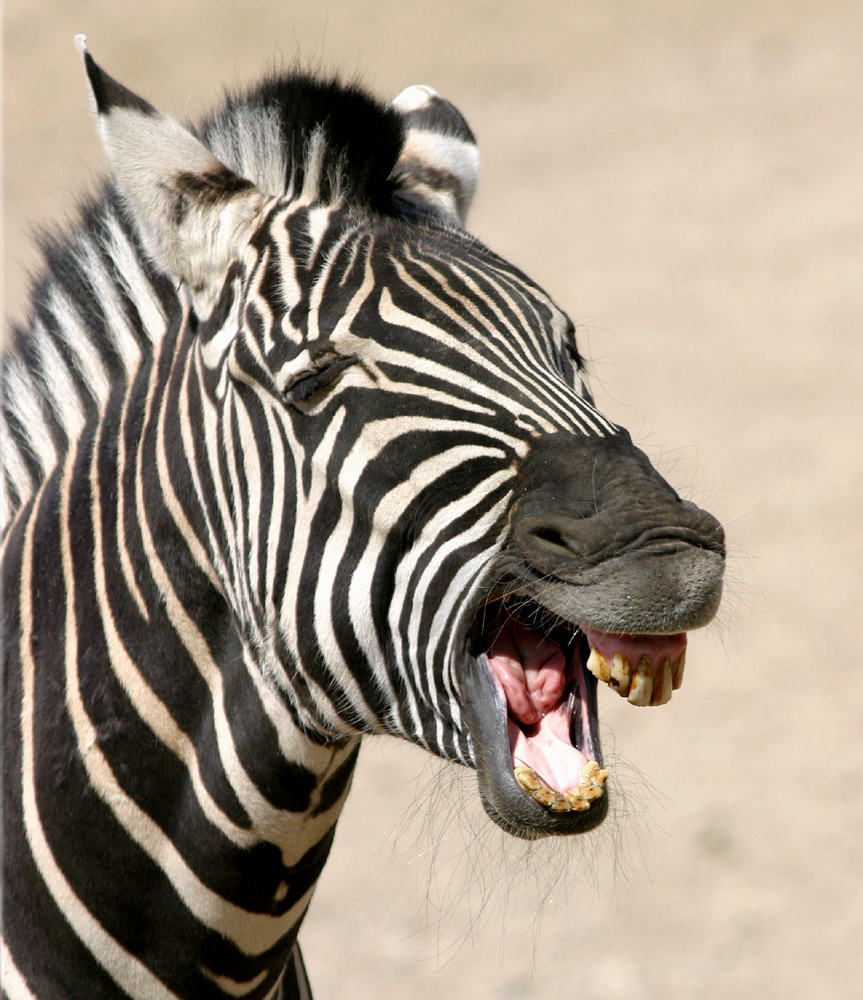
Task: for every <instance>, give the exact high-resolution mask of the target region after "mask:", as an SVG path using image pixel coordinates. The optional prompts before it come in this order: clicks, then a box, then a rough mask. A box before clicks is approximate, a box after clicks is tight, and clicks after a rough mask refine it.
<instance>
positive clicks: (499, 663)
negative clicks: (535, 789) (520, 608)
mask: <svg viewBox="0 0 863 1000" xmlns="http://www.w3.org/2000/svg"><path fill="white" fill-rule="evenodd" d="M492 634H493V635H494V638H493V640H492V643H491V648H490V649H489V650H488V651H487V653H486V655H487V657H488V662H489V666H490V667H491V670H492V673H493V674H494V676H495V677H496V678H497V680H498V681H499V682H500V685H501V687H502V688H503V694H504V697H505V699H506V706H507V712H508V715H509V720H508V729H509V745H510V750H511V752H512V761H513V766H518V765H520V764H524V765H526V766H528V767H531V768H533V770H534V771H536V773H537V774H538V775H539V776H540V777H541V778H542V780H543V781H544V782H545V783H546V784H547V785H548V786H549V788H553V789H554V790H555V791H559V792H566V791H569V790H570V789H575V788H577V787H578V784H579V782H580V781H581V778H582V768H583V767H584V765H585V764H586V763H587V757H585V756H584V754H583V753H581V751H580V750H577V749H576V748H575V747H574V746H573V745H572V743H571V742H570V737H569V720H570V715H571V711H570V708H569V707H568V706H565V705H563V704H562V703H561V698H562V696H563V693H564V690H565V689H566V657H565V656H564V653H563V651H562V650H561V649H560V647H559V646H556V645H555V644H554V643H553V642H551V641H550V640H549V639H546V638H545V637H544V636H542V635H541V634H539V633H538V632H534V631H532V630H531V629H529V628H528V627H527V626H526V625H524V624H522V623H521V622H520V621H518V620H517V619H515V618H504V617H503V616H501V618H500V620H499V621H498V622H496V623H495V624H494V627H493V629H492ZM575 655H576V656H577V654H575ZM579 669H580V667H579ZM583 689H584V685H583V684H578V685H577V687H576V691H577V692H578V695H580V696H581V697H582V698H583V694H582V692H583ZM567 700H569V699H567ZM582 712H583V715H582V718H587V705H586V704H585V705H582Z"/></svg>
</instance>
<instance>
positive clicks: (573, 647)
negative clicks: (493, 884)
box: [464, 596, 686, 838]
mask: <svg viewBox="0 0 863 1000" xmlns="http://www.w3.org/2000/svg"><path fill="white" fill-rule="evenodd" d="M685 647H686V633H684V632H680V633H675V634H668V635H634V634H632V635H623V634H615V633H610V632H601V631H598V630H596V629H593V628H589V627H587V626H580V625H578V624H575V623H572V622H568V621H566V620H565V619H563V618H560V617H558V616H556V615H554V614H553V613H552V612H551V611H549V610H548V609H547V608H545V607H543V606H542V605H540V604H539V603H537V602H535V601H533V600H531V599H530V598H527V597H523V596H512V597H503V598H500V599H491V600H489V601H487V602H486V604H485V605H484V607H483V609H482V611H481V612H480V614H479V616H478V618H477V620H476V624H475V627H474V634H473V638H472V641H471V646H470V650H471V655H470V656H469V657H468V663H467V669H466V671H465V695H466V701H465V706H464V707H465V718H466V721H467V724H468V728H469V730H470V732H471V737H472V740H473V746H474V755H475V761H476V767H477V771H478V773H479V781H480V792H481V795H482V799H483V804H484V805H485V808H486V811H487V812H488V813H489V815H490V816H491V817H492V818H493V819H494V820H495V822H497V823H499V824H500V825H501V826H503V827H504V829H506V830H508V831H509V832H510V833H514V834H516V835H517V836H521V837H528V838H531V837H538V836H543V835H546V834H566V833H581V832H584V831H585V830H589V829H591V828H592V827H594V826H597V825H598V824H599V823H601V822H602V820H603V819H604V817H605V814H606V812H607V809H608V795H607V793H606V789H605V779H606V778H607V776H608V772H607V771H606V770H605V769H604V768H603V766H602V751H601V747H600V741H599V735H598V728H599V719H598V712H597V681H598V680H601V681H603V682H604V683H606V684H607V685H608V687H609V688H611V690H613V691H615V692H616V693H617V694H618V695H620V696H622V697H624V698H626V699H627V700H628V701H629V702H630V704H633V705H661V704H664V703H665V702H667V701H668V700H669V698H670V697H671V692H672V689H674V688H677V687H679V686H680V683H681V680H682V672H683V662H684V656H685Z"/></svg>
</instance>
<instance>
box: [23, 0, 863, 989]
mask: <svg viewBox="0 0 863 1000" xmlns="http://www.w3.org/2000/svg"><path fill="white" fill-rule="evenodd" d="M79 31H84V32H86V33H87V35H88V38H89V44H90V48H91V51H92V52H93V54H94V56H95V58H96V59H97V60H98V61H100V62H101V63H102V64H103V65H104V66H105V67H106V69H107V70H108V71H109V72H111V73H112V74H114V75H116V76H117V77H119V78H120V79H121V80H122V81H123V82H124V83H126V84H127V85H129V86H130V87H132V88H133V89H135V90H137V91H138V92H139V93H141V94H143V95H145V96H146V97H147V98H148V99H149V100H150V101H152V102H153V103H155V104H157V105H158V106H160V107H163V108H167V109H172V110H174V112H175V113H177V114H178V115H181V116H182V115H185V114H188V115H190V116H195V115H197V114H198V113H199V112H200V111H202V110H204V109H206V108H207V107H209V106H210V104H211V102H213V101H214V100H216V98H217V95H218V94H219V92H220V88H221V85H222V84H226V83H227V84H231V83H234V82H238V81H244V80H249V79H251V78H253V77H254V76H255V74H256V73H257V72H258V71H259V70H261V69H262V68H265V67H267V66H269V65H271V64H272V62H273V60H274V58H284V59H286V60H291V59H293V58H294V57H296V56H297V55H299V56H300V57H301V58H302V59H303V60H304V61H306V62H311V63H314V64H316V63H318V62H319V63H320V64H321V65H322V66H324V67H325V68H327V69H332V68H337V69H340V70H344V71H346V72H347V73H354V72H357V71H358V72H360V73H361V74H362V76H363V77H364V79H365V80H366V81H367V82H368V83H369V84H371V85H372V86H373V87H374V89H376V90H377V91H378V92H379V93H380V94H381V95H382V96H385V97H387V98H389V97H392V96H394V95H395V94H397V93H398V92H399V91H400V90H401V89H402V88H403V87H405V86H406V85H408V84H412V83H429V84H431V85H433V86H434V87H435V88H437V89H438V90H439V91H440V92H441V93H442V94H444V95H445V96H446V97H448V98H449V99H451V100H452V101H453V102H454V103H456V104H457V106H458V107H459V108H460V109H461V110H462V111H463V112H464V114H465V115H466V117H467V119H468V120H469V122H470V123H471V125H472V126H473V128H474V130H475V132H476V135H477V137H478V139H479V143H480V149H481V151H482V154H483V179H482V182H481V187H480V193H479V195H478V199H477V202H476V206H475V210H474V212H473V215H472V219H471V223H472V228H473V229H474V230H475V232H476V233H477V234H478V235H479V236H480V237H482V238H483V239H484V240H485V241H486V242H487V243H489V244H490V245H491V246H492V247H493V248H495V249H496V250H498V251H500V252H502V253H503V254H505V255H507V256H509V257H510V258H512V259H513V260H514V261H515V262H517V263H518V264H520V265H521V266H523V267H524V268H525V269H526V270H527V271H528V273H530V274H531V275H532V276H533V277H534V278H535V279H536V280H538V281H539V282H540V283H542V284H543V285H544V286H545V287H546V288H547V289H548V290H549V291H550V292H551V293H552V294H553V295H554V296H555V297H556V298H557V300H558V301H559V302H560V303H561V305H563V306H564V307H566V308H567V309H568V310H569V312H570V313H571V315H572V316H573V318H574V319H575V321H576V322H577V323H578V324H579V326H580V328H581V338H582V339H581V343H582V346H583V348H584V349H585V350H586V352H587V353H588V355H589V356H590V358H591V359H592V367H593V372H594V386H595V388H596V391H597V395H598V400H599V403H600V405H601V407H602V408H603V409H604V410H605V412H606V413H608V414H609V415H610V416H611V417H613V418H614V419H615V420H617V421H618V422H621V423H623V424H625V425H626V426H628V427H629V428H630V430H631V431H632V433H633V435H634V437H636V439H637V440H639V441H640V442H641V444H642V446H643V447H645V448H646V450H647V451H648V452H649V453H650V454H651V455H652V456H653V457H654V458H655V460H656V461H657V463H658V464H659V466H660V468H661V469H662V470H663V472H664V473H665V474H666V476H668V477H669V478H670V479H671V480H672V482H673V483H674V484H675V486H677V487H678V488H679V489H681V490H682V491H683V492H685V493H687V494H688V495H689V496H691V497H692V498H693V499H695V500H696V501H698V502H699V503H702V504H703V505H705V506H708V507H710V509H712V510H713V511H714V512H715V513H716V514H717V515H718V516H720V518H722V520H723V521H724V522H725V523H726V525H727V528H728V535H729V540H730V548H731V555H730V566H729V581H728V587H727V594H728V597H727V601H726V605H725V608H724V610H723V612H722V615H721V621H720V622H719V623H718V624H717V625H716V626H714V627H711V629H709V630H708V631H707V632H706V633H703V634H697V635H695V636H694V637H693V638H692V639H691V646H690V655H689V661H688V667H687V676H686V683H685V685H684V687H683V689H682V690H681V691H680V692H678V693H676V694H675V697H674V700H673V702H672V703H671V704H670V705H668V706H666V707H665V708H662V709H658V710H652V711H651V710H638V709H633V708H631V707H629V706H626V705H625V704H622V703H619V702H618V700H617V699H616V698H615V699H614V701H612V697H610V692H608V691H602V692H600V695H601V698H600V703H601V704H600V710H601V713H602V716H603V721H604V725H605V730H606V741H607V746H608V747H610V748H612V749H613V750H614V752H615V753H616V755H617V757H616V758H613V761H615V760H616V763H614V764H613V766H614V768H615V770H614V773H615V775H616V781H617V790H618V791H620V790H622V792H623V793H625V800H626V803H627V809H625V810H623V809H620V808H619V809H618V814H617V818H616V819H615V820H614V821H612V822H611V823H610V824H608V825H607V826H606V828H605V829H604V830H602V831H600V832H598V833H597V834H596V835H595V836H594V837H592V838H591V839H590V840H589V841H587V842H586V843H585V842H582V843H581V844H579V845H577V846H576V847H574V848H573V847H570V846H566V845H561V844H559V843H557V844H552V845H550V846H546V847H545V848H544V849H543V850H541V851H539V852H536V851H535V852H532V854H530V856H528V857H527V858H525V854H524V852H523V851H521V852H520V851H519V850H517V849H516V850H511V849H510V850H507V849H506V848H505V847H503V846H502V845H501V840H500V837H498V836H497V834H496V831H494V830H489V829H488V827H486V825H485V824H484V822H483V820H482V818H481V817H477V815H476V809H475V806H474V804H473V798H472V782H471V781H470V780H456V781H455V792H454V793H453V794H451V788H450V784H449V782H450V780H451V779H450V778H449V777H447V776H446V775H444V776H443V777H438V778H434V777H433V776H432V779H431V780H432V785H431V789H430V790H429V789H428V787H427V785H426V784H424V783H426V782H427V780H428V778H429V775H430V774H432V771H430V770H429V768H428V765H427V761H426V758H425V756H424V755H423V754H421V753H419V752H418V751H414V750H412V749H411V748H409V747H406V746H402V745H396V744H383V743H379V744H375V745H371V744H367V746H366V747H365V749H364V751H363V754H362V756H361V764H360V768H359V772H358V775H357V779H356V783H355V788H354V792H353V794H352V796H351V798H350V800H349V803H348V806H347V807H346V810H345V814H344V818H343V820H342V823H341V825H340V828H339V832H338V835H337V837H336V845H335V848H334V853H333V856H332V860H331V862H330V864H329V866H328V867H327V869H326V872H325V875H324V877H323V880H322V882H321V884H320V887H319V891H318V893H317V896H316V898H315V900H314V902H313V904H312V909H311V913H310V916H309V918H308V920H307V922H306V924H305V927H304V930H303V933H302V936H301V941H302V943H303V947H304V950H305V953H306V956H307V961H308V965H309V971H310V975H311V978H312V982H313V985H314V988H315V995H316V997H317V998H318V1000H337V998H342V997H351V998H357V1000H363V998H372V997H374V998H377V1000H380V998H385V997H386V998H390V997H391V998H396V997H398V998H405V997H408V998H409V997H417V998H425V997H438V996H450V997H480V998H500V1000H504V998H506V1000H515V998H522V997H524V998H527V997H542V998H551V997H554V998H557V997H570V996H571V997H578V998H580V1000H591V998H603V1000H614V998H625V1000H653V998H669V997H671V998H677V997H697V998H700V1000H713V998H717V1000H718V998H722V1000H727V998H730V997H735V998H738V997H745V998H758V1000H762V998H773V997H775V998H783V1000H791V998H798V997H799V998H803V997H806V998H811V997H814V998H818V997H830V998H844V997H855V996H863V958H861V951H863V881H861V876H863V669H861V668H863V637H861V636H863V632H861V628H860V617H861V611H860V607H861V599H863V524H861V521H863V503H861V499H860V495H861V492H863V442H861V431H863V391H861V382H863V349H861V339H863V301H861V300H863V7H861V5H860V3H859V0H848V2H840V0H799V2H794V0H785V2H773V3H770V2H766V3H757V4H753V3H744V2H738V0H722V2H720V0H710V2H699V0H690V2H686V3H683V2H680V0H677V2H674V0H668V2H665V3H663V2H658V0H651V2H644V3H635V2H610V0H570V2H561V0H555V2H552V0H540V2H537V0H532V2H531V3H529V4H528V3H526V2H524V0H522V2H511V0H495V2H479V0H461V2H457V0H435V2H422V3H409V2H404V0H402V2H392V0H364V2H355V3H350V2H346V0H329V2H328V3H326V4H325V5H324V4H317V3H312V2H307V0H297V2H293V3H291V2H284V3H278V4H277V3H257V4H256V3H249V4H243V5H241V4H234V3H227V2H206V3H205V2H203V0H201V2H197V3H195V2H191V0H170V2H168V0H148V2H146V3H144V2H127V3H123V4H120V3H116V2H110V3H109V2H108V0H102V2H97V0H74V2H73V0H12V2H7V3H6V4H5V50H4V60H5V66H4V88H5V118H4V140H5V142H4V148H5V184H6V187H5V250H6V258H5V270H4V276H5V294H6V306H7V310H8V311H9V312H11V313H12V314H13V315H18V314H20V312H21V311H22V309H23V304H24V302H25V286H26V281H25V272H24V270H23V268H22V263H23V264H25V265H26V264H28V263H31V262H32V260H33V257H32V253H31V251H30V250H29V249H28V243H27V235H26V233H27V226H28V224H29V222H48V221H51V220H57V219H59V218H61V217H62V215H63V213H64V211H66V210H67V209H68V207H69V206H70V205H71V203H72V196H73V193H74V192H76V191H81V190H82V189H83V188H85V187H86V186H87V185H88V184H89V183H90V181H91V178H92V176H93V174H94V173H98V172H101V171H102V170H103V163H104V161H103V159H102V156H101V152H100V150H99V148H98V144H97V141H96V138H95V131H94V128H93V124H92V122H91V120H90V118H89V115H88V107H87V101H86V94H85V86H84V80H83V76H82V71H81V68H80V64H79V61H78V57H77V55H76V53H75V51H74V48H73V45H72V37H73V35H74V34H75V33H76V32H79ZM417 775H420V784H419V785H417V784H416V776H417ZM429 796H431V798H430V797H429ZM622 800H623V797H622V796H621V795H620V794H618V795H617V801H618V803H621V802H622ZM429 810H431V812H432V814H433V817H434V822H432V824H431V825H432V827H433V829H432V830H431V831H430V832H429V831H428V830H427V829H426V826H427V823H426V820H424V819H423V815H422V814H423V813H426V814H427V813H428V812H429ZM405 826H406V827H407V829H406V832H405V831H404V829H403V828H404V827H405ZM399 830H402V832H401V833H398V836H396V834H397V832H398V831H399ZM465 831H467V832H465ZM471 831H473V832H471ZM394 842H395V848H393V846H392V845H393V843H394ZM435 852H438V854H439V857H438V860H437V861H436V862H435V863H434V865H433V867H432V868H431V875H429V871H430V868H429V856H430V855H431V854H434V853H435ZM615 855H616V857H617V861H615V860H614V859H615ZM592 859H593V860H592ZM552 868H554V869H556V870H564V871H565V875H564V878H563V879H562V880H561V881H560V882H559V883H558V885H557V886H556V887H553V888H552V889H550V890H549V887H548V878H547V874H548V871H549V870H551V869H552ZM534 875H535V877H536V879H537V880H538V882H539V883H540V884H541V887H544V888H540V889H539V890H533V889H532V888H530V886H529V885H528V886H525V885H524V884H523V882H524V881H527V882H528V883H530V882H531V881H532V880H533V878H534ZM523 876H525V877H524V878H523ZM490 886H491V887H493V888H492V891H491V895H490V897H488V898H486V895H485V894H486V890H487V889H488V888H489V887H490ZM546 890H547V891H549V892H550V894H551V896H552V897H553V898H552V901H551V903H550V904H548V905H546V906H545V907H544V908H543V907H540V906H539V896H540V895H541V893H542V892H543V891H546ZM483 902H485V908H484V909H483V908H482V906H483ZM538 913H539V914H540V916H541V917H542V919H541V927H540V928H539V933H538V936H537V935H536V934H535V929H536V927H537V914H538Z"/></svg>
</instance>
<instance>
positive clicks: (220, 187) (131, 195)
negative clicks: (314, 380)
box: [75, 35, 265, 315]
mask: <svg viewBox="0 0 863 1000" xmlns="http://www.w3.org/2000/svg"><path fill="white" fill-rule="evenodd" d="M75 46H76V48H77V49H78V52H79V53H80V54H81V58H82V59H83V60H84V68H85V69H86V71H87V78H88V79H89V81H90V88H91V91H92V95H93V99H94V101H95V105H96V112H97V118H98V128H99V136H100V138H101V140H102V145H103V147H104V149H105V152H106V154H107V156H108V160H109V161H110V164H111V167H112V168H113V171H114V174H115V176H116V178H117V183H118V185H119V187H120V190H121V192H122V193H123V196H124V198H125V200H126V202H127V204H128V205H129V207H130V208H131V210H132V213H133V215H134V217H135V221H136V222H137V224H138V228H139V230H140V233H141V237H142V239H143V242H144V246H145V248H146V250H147V252H148V253H149V254H150V256H151V257H152V258H153V260H154V261H155V262H156V264H157V265H158V266H159V267H161V268H162V269H163V270H165V271H167V272H168V274H170V275H172V276H173V277H174V278H176V279H179V280H180V281H182V282H184V283H185V284H186V286H187V287H188V289H189V291H190V292H191V295H192V301H193V304H194V306H195V308H196V310H197V311H198V313H199V314H201V315H207V314H208V313H209V312H210V311H211V309H212V305H213V302H214V300H215V296H216V294H217V292H218V291H219V287H220V285H221V280H222V278H223V277H224V275H225V272H226V271H227V268H228V265H229V264H230V262H231V261H232V260H233V259H234V258H235V257H236V256H237V255H238V254H239V253H240V251H241V249H242V246H243V243H244V242H245V239H246V238H247V236H248V233H249V230H250V227H251V222H252V220H253V219H254V217H255V215H256V214H257V213H258V211H259V210H260V208H261V206H262V205H263V203H264V200H265V199H264V196H263V195H262V194H261V192H260V191H259V190H258V189H257V188H256V187H255V185H254V184H252V182H251V181H249V180H246V179H245V178H243V177H239V176H238V175H237V174H235V173H234V172H233V171H232V170H229V169H228V167H226V166H225V165H224V164H223V163H222V162H221V161H220V160H218V159H217V158H216V157H215V156H214V155H213V154H212V153H211V152H210V150H209V149H207V148H206V146H204V145H203V144H202V143H201V142H199V141H198V140H197V139H196V138H195V137H194V136H193V135H192V134H191V132H189V131H187V130H186V129H185V128H183V126H182V125H180V123H179V122H178V121H175V120H174V119H173V118H169V117H168V116H167V115H163V114H162V113H161V112H159V111H157V110H156V109H155V108H154V107H152V105H150V104H148V103H147V102H146V101H145V100H143V99H142V98H140V97H138V96H137V95H136V94H133V93H132V92H131V91H130V90H127V89H126V88H125V87H124V86H122V84H119V83H117V81H116V80H113V79H112V78H111V77H110V76H108V74H107V73H105V72H104V71H103V70H102V69H100V68H99V66H97V65H96V63H95V62H94V61H93V58H92V56H91V55H90V53H89V52H88V51H87V42H86V39H85V37H84V36H83V35H77V36H76V37H75Z"/></svg>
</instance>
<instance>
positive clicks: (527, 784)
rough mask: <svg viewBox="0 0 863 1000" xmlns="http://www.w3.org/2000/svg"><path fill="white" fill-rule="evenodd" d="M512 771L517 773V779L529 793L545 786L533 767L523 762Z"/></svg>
mask: <svg viewBox="0 0 863 1000" xmlns="http://www.w3.org/2000/svg"><path fill="white" fill-rule="evenodd" d="M512 773H513V774H514V775H515V780H516V781H517V782H518V783H519V784H520V785H521V787H522V788H523V789H524V790H525V791H526V792H528V793H532V792H538V791H539V790H540V788H544V787H545V786H544V785H543V783H542V782H541V781H540V780H539V778H538V777H537V774H536V771H534V769H533V768H532V767H525V766H524V765H523V764H521V765H519V766H518V767H516V768H514V769H513V772H512Z"/></svg>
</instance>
